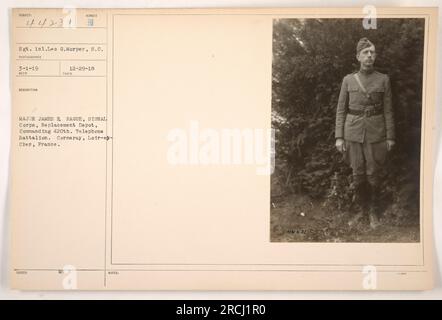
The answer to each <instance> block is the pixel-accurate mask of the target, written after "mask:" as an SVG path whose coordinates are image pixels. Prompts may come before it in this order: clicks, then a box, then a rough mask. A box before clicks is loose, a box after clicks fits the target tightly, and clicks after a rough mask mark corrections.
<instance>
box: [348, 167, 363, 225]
mask: <svg viewBox="0 0 442 320" xmlns="http://www.w3.org/2000/svg"><path fill="white" fill-rule="evenodd" d="M364 185H365V176H360V175H356V176H353V199H352V211H353V213H354V215H353V217H352V218H351V219H350V221H349V222H348V225H349V226H350V227H353V226H355V225H356V224H357V223H358V222H359V221H360V220H361V219H362V218H363V217H364V215H365V211H366V210H365V208H366V206H365V201H364V200H365V196H364V191H365V190H364V189H365V188H364Z"/></svg>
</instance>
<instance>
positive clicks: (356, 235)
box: [270, 195, 419, 242]
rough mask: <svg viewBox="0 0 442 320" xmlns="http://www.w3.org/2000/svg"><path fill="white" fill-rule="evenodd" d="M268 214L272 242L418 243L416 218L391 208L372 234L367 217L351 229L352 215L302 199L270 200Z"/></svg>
mask: <svg viewBox="0 0 442 320" xmlns="http://www.w3.org/2000/svg"><path fill="white" fill-rule="evenodd" d="M270 212H271V219H270V220H271V222H270V223H271V241H272V242H419V215H418V214H410V213H401V212H398V210H395V208H394V207H393V206H389V207H387V208H386V209H385V211H384V212H383V214H382V217H381V219H380V222H381V225H380V226H379V227H378V228H376V229H375V230H372V229H371V228H370V226H369V222H368V217H364V219H363V220H362V221H360V222H359V223H358V224H357V225H356V226H353V227H352V228H350V227H349V226H348V221H349V220H350V218H351V217H352V213H350V212H339V211H338V210H331V209H329V208H328V207H327V205H326V204H325V202H320V201H313V200H312V199H310V198H309V197H307V196H303V195H286V196H284V197H278V198H273V199H272V203H271V209H270Z"/></svg>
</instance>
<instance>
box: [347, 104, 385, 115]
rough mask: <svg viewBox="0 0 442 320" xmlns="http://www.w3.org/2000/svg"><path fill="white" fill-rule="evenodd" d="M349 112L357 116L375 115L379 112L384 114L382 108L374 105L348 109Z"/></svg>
mask: <svg viewBox="0 0 442 320" xmlns="http://www.w3.org/2000/svg"><path fill="white" fill-rule="evenodd" d="M347 113H348V114H352V115H355V116H366V117H371V116H375V115H378V114H382V113H383V110H382V109H380V108H375V107H374V106H367V107H366V108H365V109H364V110H358V109H348V112H347Z"/></svg>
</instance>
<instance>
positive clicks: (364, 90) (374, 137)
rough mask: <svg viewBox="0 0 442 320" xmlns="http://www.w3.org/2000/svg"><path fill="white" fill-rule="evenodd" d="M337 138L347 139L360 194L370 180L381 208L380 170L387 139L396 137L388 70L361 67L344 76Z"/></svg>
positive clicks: (372, 198) (373, 199)
mask: <svg viewBox="0 0 442 320" xmlns="http://www.w3.org/2000/svg"><path fill="white" fill-rule="evenodd" d="M335 138H336V139H339V138H342V139H344V141H345V142H344V143H345V152H344V158H345V160H346V162H347V163H348V164H349V165H350V166H351V168H352V170H353V183H354V187H355V193H356V196H357V197H359V198H361V197H362V195H361V192H362V190H363V187H362V185H363V184H364V183H365V182H366V181H367V182H368V184H369V187H370V195H369V198H370V202H371V205H372V207H374V208H372V209H373V210H378V208H377V207H378V202H379V187H380V186H379V185H380V177H379V173H380V170H381V168H382V167H383V165H384V163H385V160H386V156H387V152H388V151H387V143H386V140H395V130H394V117H393V107H392V98H391V86H390V79H389V77H388V76H387V75H386V74H383V73H380V72H377V71H375V70H374V69H371V70H362V69H361V70H360V71H358V72H355V73H352V74H348V75H346V76H345V77H344V79H343V81H342V86H341V90H340V93H339V100H338V106H337V111H336V129H335ZM357 202H361V201H360V200H358V201H357Z"/></svg>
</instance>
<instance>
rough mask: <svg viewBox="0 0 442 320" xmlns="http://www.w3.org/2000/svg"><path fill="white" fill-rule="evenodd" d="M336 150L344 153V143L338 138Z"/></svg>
mask: <svg viewBox="0 0 442 320" xmlns="http://www.w3.org/2000/svg"><path fill="white" fill-rule="evenodd" d="M336 148H337V149H338V151H339V152H345V150H346V149H345V142H344V139H341V138H338V139H336Z"/></svg>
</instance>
